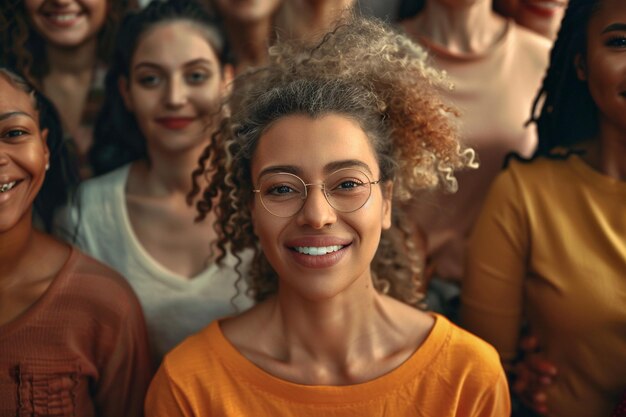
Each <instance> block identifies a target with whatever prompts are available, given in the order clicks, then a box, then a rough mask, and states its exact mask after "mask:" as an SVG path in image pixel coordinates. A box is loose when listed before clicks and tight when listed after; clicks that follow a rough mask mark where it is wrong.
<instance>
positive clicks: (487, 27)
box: [408, 0, 506, 54]
mask: <svg viewBox="0 0 626 417" xmlns="http://www.w3.org/2000/svg"><path fill="white" fill-rule="evenodd" d="M505 28H506V21H505V20H504V19H503V18H501V17H499V16H497V15H496V14H495V13H494V12H493V11H492V10H491V1H487V0H483V1H478V2H475V3H474V4H471V5H467V6H450V5H446V4H443V3H441V2H439V1H433V0H427V2H426V5H425V7H424V9H423V11H422V12H421V13H420V14H419V15H418V16H417V18H416V19H415V20H414V22H413V27H412V28H408V30H409V32H413V33H416V34H417V35H418V36H421V37H424V38H426V39H429V40H430V41H431V42H434V43H436V44H438V45H441V46H442V47H444V48H445V49H447V50H448V51H450V52H451V53H470V54H479V53H483V52H486V51H488V50H489V49H491V47H493V45H494V44H496V43H497V42H498V40H499V39H500V38H501V37H502V35H503V33H504V30H505Z"/></svg>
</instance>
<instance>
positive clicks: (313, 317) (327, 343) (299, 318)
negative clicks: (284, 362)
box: [274, 283, 381, 364]
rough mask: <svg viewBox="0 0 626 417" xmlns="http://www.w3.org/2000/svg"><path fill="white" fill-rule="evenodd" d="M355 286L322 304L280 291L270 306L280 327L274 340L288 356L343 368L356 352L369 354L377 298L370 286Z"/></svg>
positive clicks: (374, 338)
mask: <svg viewBox="0 0 626 417" xmlns="http://www.w3.org/2000/svg"><path fill="white" fill-rule="evenodd" d="M356 284H357V285H353V286H352V288H350V289H349V290H348V291H347V293H343V294H340V295H338V296H335V297H333V298H332V299H328V300H323V301H319V300H314V301H311V300H303V299H302V298H301V297H298V296H297V295H296V294H294V293H293V292H291V291H289V290H288V289H284V288H282V289H281V290H280V291H279V293H278V296H277V297H276V299H275V306H274V314H275V315H276V318H277V319H278V323H280V324H279V329H278V330H279V332H280V335H277V337H278V338H279V339H282V341H283V342H282V343H281V344H282V346H283V348H284V349H287V351H286V352H285V353H286V354H287V355H288V356H290V357H294V358H295V357H300V358H305V359H306V360H309V361H321V362H327V363H336V364H345V363H347V362H348V359H349V358H351V357H354V356H353V353H354V352H355V351H356V350H359V351H360V352H361V353H363V352H364V351H365V352H368V351H371V350H373V346H374V345H377V343H376V342H377V336H378V335H377V334H376V333H375V331H376V329H378V326H375V324H376V322H377V321H378V320H380V316H381V314H380V313H381V296H380V295H379V294H378V293H376V291H375V290H374V289H373V287H372V286H371V285H368V286H366V285H362V284H361V285H360V286H358V283H356ZM378 342H379V341H378ZM279 343H280V342H279Z"/></svg>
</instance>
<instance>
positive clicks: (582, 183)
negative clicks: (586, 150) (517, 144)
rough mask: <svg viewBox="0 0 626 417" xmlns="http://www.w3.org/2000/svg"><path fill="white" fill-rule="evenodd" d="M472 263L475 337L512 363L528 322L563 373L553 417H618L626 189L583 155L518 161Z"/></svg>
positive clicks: (623, 384)
mask: <svg viewBox="0 0 626 417" xmlns="http://www.w3.org/2000/svg"><path fill="white" fill-rule="evenodd" d="M468 255H469V256H468V262H467V277H466V279H465V281H464V284H463V285H464V286H463V293H462V301H463V308H462V317H463V322H464V324H465V326H466V327H467V329H469V330H470V331H472V332H474V333H475V334H477V335H478V336H479V337H482V338H484V339H485V340H487V341H488V342H489V343H492V344H493V345H494V346H495V347H496V349H497V350H498V351H499V352H500V354H501V356H502V359H503V360H504V361H511V360H512V359H513V358H514V357H515V354H516V349H517V343H518V337H519V333H520V327H521V326H522V323H523V322H524V321H525V320H526V321H527V322H528V324H529V326H530V330H531V332H532V333H534V334H536V335H537V336H538V337H539V340H540V343H541V345H542V347H543V350H544V351H545V353H546V354H547V357H548V358H549V359H550V360H551V361H552V362H554V363H555V364H556V365H557V367H558V369H559V376H558V377H557V378H556V380H555V381H554V384H553V385H552V386H551V387H549V388H548V391H547V393H548V404H547V405H548V408H549V409H550V410H552V413H550V414H549V415H550V416H562V417H597V416H608V415H610V413H611V411H612V410H613V408H614V407H615V406H616V404H617V403H618V401H619V397H620V395H621V393H622V392H624V390H626V183H625V182H621V181H618V180H615V179H613V178H610V177H607V176H604V175H602V174H600V173H598V172H596V171H594V170H592V169H591V168H590V167H589V166H588V165H586V164H585V163H584V162H583V161H582V160H581V159H580V158H579V157H578V156H570V157H568V158H567V159H566V160H554V159H550V160H549V159H545V158H541V159H537V160H535V161H533V162H531V163H521V162H518V161H514V162H512V163H511V165H510V167H509V168H508V169H507V170H506V171H505V172H503V173H502V174H501V175H500V176H499V177H498V178H497V179H496V181H495V182H494V185H493V187H492V189H491V192H490V194H489V196H488V198H487V200H486V201H485V205H484V207H483V210H482V213H481V215H480V217H479V219H478V222H477V223H476V225H475V229H474V232H473V235H472V237H471V240H470V246H469V253H468Z"/></svg>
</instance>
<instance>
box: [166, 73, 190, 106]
mask: <svg viewBox="0 0 626 417" xmlns="http://www.w3.org/2000/svg"><path fill="white" fill-rule="evenodd" d="M186 102H187V87H186V85H185V83H184V81H183V80H181V79H179V78H178V77H172V78H171V79H170V80H169V82H168V84H167V91H166V92H165V104H166V105H167V106H168V107H171V108H178V107H181V106H184V105H185V103H186Z"/></svg>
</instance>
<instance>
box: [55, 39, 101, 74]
mask: <svg viewBox="0 0 626 417" xmlns="http://www.w3.org/2000/svg"><path fill="white" fill-rule="evenodd" d="M97 48H98V42H97V39H95V38H94V39H92V40H90V41H88V42H85V43H84V44H82V45H80V46H77V47H75V48H58V47H55V46H54V45H48V46H47V48H46V57H47V60H48V63H49V75H50V74H65V75H74V76H80V75H83V74H85V73H89V74H91V73H92V72H93V69H94V67H95V66H96V63H97V60H98V58H97Z"/></svg>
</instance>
